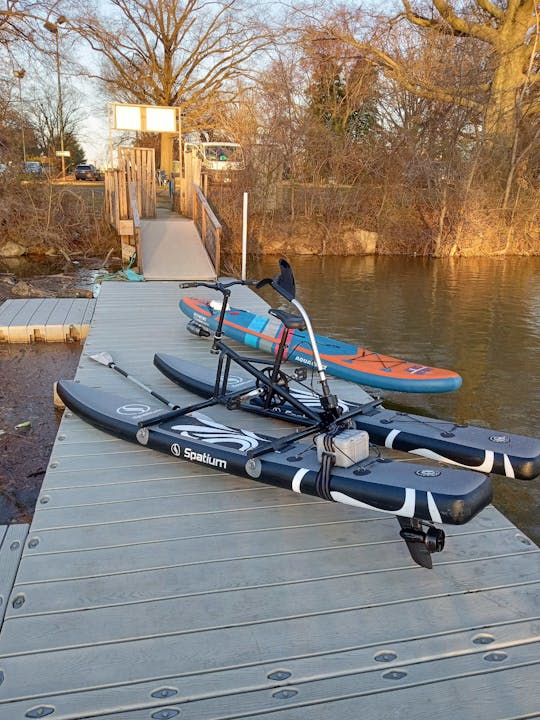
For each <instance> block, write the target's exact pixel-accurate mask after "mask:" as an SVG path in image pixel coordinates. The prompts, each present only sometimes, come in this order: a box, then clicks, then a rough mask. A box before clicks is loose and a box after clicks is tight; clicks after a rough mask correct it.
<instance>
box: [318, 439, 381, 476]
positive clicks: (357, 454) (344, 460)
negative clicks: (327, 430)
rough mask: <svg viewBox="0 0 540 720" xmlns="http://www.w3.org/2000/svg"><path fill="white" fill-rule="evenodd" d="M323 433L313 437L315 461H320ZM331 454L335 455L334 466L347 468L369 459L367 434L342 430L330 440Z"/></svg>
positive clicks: (323, 450) (322, 449)
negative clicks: (315, 452)
mask: <svg viewBox="0 0 540 720" xmlns="http://www.w3.org/2000/svg"><path fill="white" fill-rule="evenodd" d="M324 437H325V435H324V433H321V434H320V435H316V436H315V445H316V446H317V460H318V461H319V462H321V461H322V454H323V452H326V449H325V447H324ZM332 452H334V453H335V455H336V466H337V467H343V468H348V467H351V465H354V464H355V463H357V462H360V460H365V459H366V458H367V457H369V434H368V433H367V432H366V431H365V430H342V431H341V432H340V433H339V435H336V436H335V437H333V438H332Z"/></svg>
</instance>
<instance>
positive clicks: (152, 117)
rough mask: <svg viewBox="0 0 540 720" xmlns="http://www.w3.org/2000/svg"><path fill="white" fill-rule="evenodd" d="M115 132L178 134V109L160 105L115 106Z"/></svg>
mask: <svg viewBox="0 0 540 720" xmlns="http://www.w3.org/2000/svg"><path fill="white" fill-rule="evenodd" d="M113 108H114V111H113V117H112V121H113V126H112V129H113V130H138V131H139V132H155V133H171V134H173V133H176V132H177V126H176V118H177V115H178V108H177V107H162V106H159V105H123V104H119V103H114V105H113Z"/></svg>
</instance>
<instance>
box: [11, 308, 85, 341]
mask: <svg viewBox="0 0 540 720" xmlns="http://www.w3.org/2000/svg"><path fill="white" fill-rule="evenodd" d="M95 304H96V301H95V300H87V299H84V298H30V299H24V300H6V301H5V302H4V303H3V304H2V306H1V307H0V341H2V342H9V343H30V342H36V341H41V342H66V341H68V340H84V339H85V338H86V336H87V335H88V330H89V328H90V322H91V320H92V315H93V312H94V307H95Z"/></svg>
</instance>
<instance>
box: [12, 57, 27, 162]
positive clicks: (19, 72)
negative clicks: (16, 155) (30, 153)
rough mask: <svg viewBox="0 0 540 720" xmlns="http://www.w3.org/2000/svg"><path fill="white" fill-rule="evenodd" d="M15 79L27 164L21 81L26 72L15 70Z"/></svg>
mask: <svg viewBox="0 0 540 720" xmlns="http://www.w3.org/2000/svg"><path fill="white" fill-rule="evenodd" d="M13 74H14V75H15V77H16V78H17V79H18V81H19V103H20V106H21V111H20V112H21V136H22V151H23V162H26V143H25V138H24V105H23V99H22V83H21V80H22V79H23V77H24V76H25V74H26V71H25V70H15V71H14V72H13Z"/></svg>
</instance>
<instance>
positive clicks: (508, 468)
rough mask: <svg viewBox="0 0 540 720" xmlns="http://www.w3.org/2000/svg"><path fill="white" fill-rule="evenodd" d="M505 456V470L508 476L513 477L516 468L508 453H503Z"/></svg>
mask: <svg viewBox="0 0 540 720" xmlns="http://www.w3.org/2000/svg"><path fill="white" fill-rule="evenodd" d="M503 457H504V472H505V475H506V477H511V478H513V477H515V475H514V468H513V467H512V463H511V462H510V458H509V457H508V455H506V454H505V455H503Z"/></svg>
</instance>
